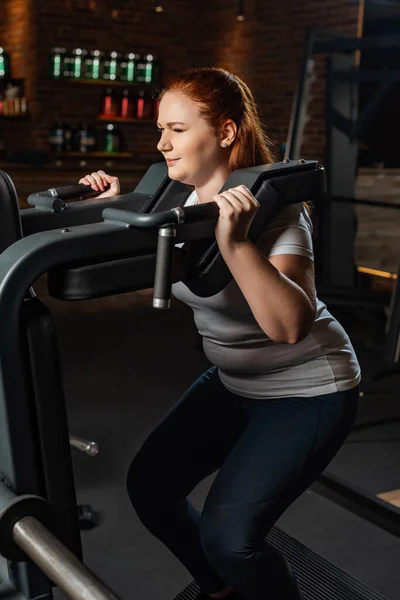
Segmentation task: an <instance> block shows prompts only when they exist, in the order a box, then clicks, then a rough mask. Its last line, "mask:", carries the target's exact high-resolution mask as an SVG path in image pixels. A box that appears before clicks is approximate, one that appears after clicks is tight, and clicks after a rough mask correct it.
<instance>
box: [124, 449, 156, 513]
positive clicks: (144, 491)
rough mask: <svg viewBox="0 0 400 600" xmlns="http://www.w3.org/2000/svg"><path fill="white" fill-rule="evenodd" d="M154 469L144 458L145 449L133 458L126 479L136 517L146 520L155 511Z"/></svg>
mask: <svg viewBox="0 0 400 600" xmlns="http://www.w3.org/2000/svg"><path fill="white" fill-rule="evenodd" d="M156 477H157V476H156V474H155V472H154V469H152V468H151V466H150V464H149V460H148V459H147V457H146V450H145V447H144V446H142V448H141V449H140V450H139V451H138V453H137V454H136V456H135V457H134V458H133V460H132V462H131V464H130V466H129V469H128V473H127V477H126V487H127V490H128V495H129V498H130V501H131V503H132V506H133V508H134V509H135V511H136V513H137V515H138V517H139V518H140V519H141V520H146V521H147V520H148V519H149V518H150V517H151V514H152V513H154V512H155V511H156V508H155V506H154V498H157V496H158V494H157V490H156V487H157V486H156V483H155V478H156Z"/></svg>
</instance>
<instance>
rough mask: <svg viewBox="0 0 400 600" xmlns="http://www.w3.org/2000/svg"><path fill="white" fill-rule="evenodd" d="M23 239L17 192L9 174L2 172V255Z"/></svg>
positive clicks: (0, 189)
mask: <svg viewBox="0 0 400 600" xmlns="http://www.w3.org/2000/svg"><path fill="white" fill-rule="evenodd" d="M21 238H22V227H21V219H20V216H19V205H18V196H17V192H16V190H15V187H14V184H13V182H12V180H11V178H10V177H9V176H8V175H7V173H5V172H4V171H0V253H1V252H3V251H4V250H5V249H6V248H8V247H9V246H11V244H13V243H14V242H16V241H17V240H19V239H21Z"/></svg>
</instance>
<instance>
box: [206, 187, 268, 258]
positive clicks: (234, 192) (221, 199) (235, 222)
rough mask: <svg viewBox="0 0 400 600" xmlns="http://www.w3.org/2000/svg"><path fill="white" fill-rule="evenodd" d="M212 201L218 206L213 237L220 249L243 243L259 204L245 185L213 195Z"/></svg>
mask: <svg viewBox="0 0 400 600" xmlns="http://www.w3.org/2000/svg"><path fill="white" fill-rule="evenodd" d="M212 199H213V201H214V202H216V204H218V206H219V219H218V221H217V225H216V227H215V237H216V239H217V242H218V246H219V247H220V249H221V247H230V246H234V245H236V244H240V243H241V242H244V241H245V240H246V239H247V234H248V232H249V229H250V225H251V223H252V221H253V219H254V216H255V214H256V212H257V210H258V208H259V206H260V204H259V202H258V201H257V200H256V199H255V198H254V196H253V194H252V193H251V192H250V190H249V189H248V188H247V187H246V186H245V185H239V186H238V187H235V188H231V189H230V190H226V191H225V192H222V194H215V196H213V198H212Z"/></svg>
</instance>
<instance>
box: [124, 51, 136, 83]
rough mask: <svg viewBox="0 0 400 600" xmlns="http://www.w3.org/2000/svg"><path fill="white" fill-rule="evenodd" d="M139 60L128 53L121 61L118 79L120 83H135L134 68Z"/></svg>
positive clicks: (134, 55)
mask: <svg viewBox="0 0 400 600" xmlns="http://www.w3.org/2000/svg"><path fill="white" fill-rule="evenodd" d="M138 59H139V55H138V54H134V53H133V52H129V54H125V55H124V57H123V59H122V60H121V72H120V79H121V80H122V81H136V66H137V61H138Z"/></svg>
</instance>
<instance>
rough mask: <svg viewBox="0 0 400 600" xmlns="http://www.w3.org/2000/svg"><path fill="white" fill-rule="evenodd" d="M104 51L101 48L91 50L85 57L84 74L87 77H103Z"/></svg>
mask: <svg viewBox="0 0 400 600" xmlns="http://www.w3.org/2000/svg"><path fill="white" fill-rule="evenodd" d="M102 57H103V52H101V51H100V50H91V52H90V53H89V54H88V55H87V56H86V57H85V59H84V67H83V76H84V77H86V79H101V68H100V67H101V66H102Z"/></svg>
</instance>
